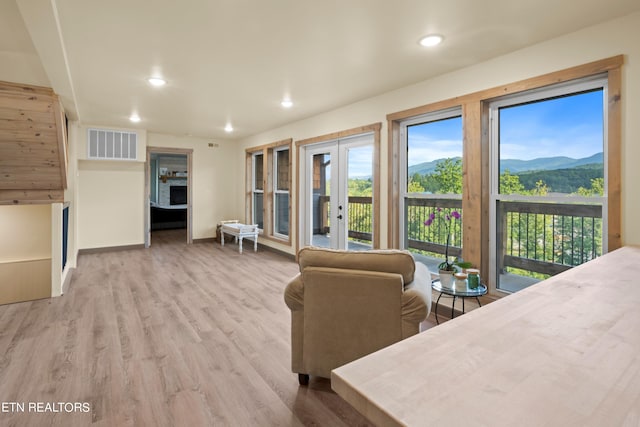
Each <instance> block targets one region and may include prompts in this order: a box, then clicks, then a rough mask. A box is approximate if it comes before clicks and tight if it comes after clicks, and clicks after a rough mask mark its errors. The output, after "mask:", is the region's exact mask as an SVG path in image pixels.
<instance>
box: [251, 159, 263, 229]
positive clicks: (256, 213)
mask: <svg viewBox="0 0 640 427" xmlns="http://www.w3.org/2000/svg"><path fill="white" fill-rule="evenodd" d="M263 159H264V155H263V154H262V153H256V154H254V155H253V179H252V181H253V189H252V192H253V204H252V206H253V209H252V216H251V222H252V223H253V224H258V228H260V229H261V230H262V229H264V215H263V210H264V209H263V208H264V161H263Z"/></svg>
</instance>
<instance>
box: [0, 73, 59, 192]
mask: <svg viewBox="0 0 640 427" xmlns="http://www.w3.org/2000/svg"><path fill="white" fill-rule="evenodd" d="M67 162H68V159H67V140H66V124H65V119H64V112H63V109H62V105H61V104H60V100H59V99H58V96H57V95H56V94H55V93H54V92H53V90H52V89H49V88H44V87H39V86H29V85H20V84H15V83H8V82H0V204H19V203H54V202H62V201H63V198H64V189H65V188H66V187H67Z"/></svg>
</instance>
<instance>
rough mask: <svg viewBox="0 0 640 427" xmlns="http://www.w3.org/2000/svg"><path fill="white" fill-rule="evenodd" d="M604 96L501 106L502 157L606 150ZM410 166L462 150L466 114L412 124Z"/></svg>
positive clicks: (580, 154) (592, 94)
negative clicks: (603, 124)
mask: <svg viewBox="0 0 640 427" xmlns="http://www.w3.org/2000/svg"><path fill="white" fill-rule="evenodd" d="M602 112H603V95H602V91H600V90H599V91H594V92H588V93H583V94H579V95H573V96H569V97H563V98H557V99H553V100H549V101H545V102H537V103H533V104H526V105H519V106H516V107H510V108H503V109H501V110H500V157H501V158H502V159H520V160H530V159H535V158H540V157H554V156H566V157H572V158H575V159H578V158H583V157H588V156H591V155H593V154H596V153H599V152H601V151H603V147H602V141H603V139H602V134H603V126H602V121H603V116H602ZM408 133H409V139H408V145H409V153H408V154H409V159H408V160H409V162H408V163H409V166H411V165H415V164H418V163H422V162H428V161H433V160H436V159H441V158H445V157H460V156H461V155H462V119H461V118H460V117H456V118H452V119H447V120H441V121H437V122H431V123H429V124H426V125H415V126H410V127H409V130H408Z"/></svg>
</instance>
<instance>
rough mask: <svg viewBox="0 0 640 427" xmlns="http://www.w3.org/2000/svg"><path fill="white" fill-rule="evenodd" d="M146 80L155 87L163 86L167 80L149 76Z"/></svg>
mask: <svg viewBox="0 0 640 427" xmlns="http://www.w3.org/2000/svg"><path fill="white" fill-rule="evenodd" d="M147 81H148V82H149V84H150V85H151V86H156V87H159V86H164V85H166V84H167V81H166V80H165V79H163V78H160V77H149V78H148V79H147Z"/></svg>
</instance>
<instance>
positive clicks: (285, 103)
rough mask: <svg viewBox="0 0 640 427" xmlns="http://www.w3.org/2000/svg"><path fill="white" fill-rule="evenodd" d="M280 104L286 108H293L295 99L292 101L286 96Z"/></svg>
mask: <svg viewBox="0 0 640 427" xmlns="http://www.w3.org/2000/svg"><path fill="white" fill-rule="evenodd" d="M280 105H282V106H283V107H284V108H291V107H292V106H293V101H291V100H290V99H289V98H285V99H283V100H282V102H281V103H280Z"/></svg>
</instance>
